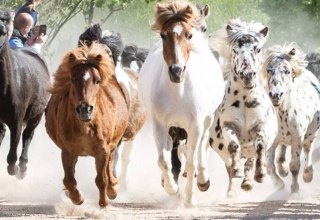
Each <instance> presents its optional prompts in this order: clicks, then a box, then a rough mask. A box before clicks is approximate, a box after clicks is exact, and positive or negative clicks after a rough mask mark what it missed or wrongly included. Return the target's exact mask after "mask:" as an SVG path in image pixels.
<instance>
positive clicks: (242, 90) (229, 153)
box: [209, 19, 278, 196]
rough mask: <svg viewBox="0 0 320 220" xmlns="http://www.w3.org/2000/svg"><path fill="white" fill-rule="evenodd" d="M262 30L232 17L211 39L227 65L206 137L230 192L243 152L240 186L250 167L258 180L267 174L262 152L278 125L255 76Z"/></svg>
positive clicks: (247, 186) (246, 182)
mask: <svg viewBox="0 0 320 220" xmlns="http://www.w3.org/2000/svg"><path fill="white" fill-rule="evenodd" d="M267 34H268V27H266V26H264V25H262V24H261V23H254V22H251V23H246V22H242V21H240V20H238V19H235V20H231V21H229V22H228V23H227V25H226V26H225V27H224V28H223V29H221V30H219V31H218V32H217V34H216V36H215V39H214V41H215V42H216V43H217V44H220V45H217V46H218V47H217V48H220V49H223V50H224V51H222V52H221V53H220V51H219V53H220V54H222V55H224V56H225V57H224V59H225V60H226V62H227V63H229V64H230V65H229V74H228V76H229V77H228V82H227V85H226V89H225V96H224V98H223V101H222V103H221V104H220V106H219V108H218V110H217V111H216V113H215V121H214V123H213V125H212V127H211V129H210V139H209V141H210V145H211V146H212V148H213V149H214V150H215V151H216V152H217V153H218V154H219V155H220V156H221V158H222V159H223V160H224V162H225V164H226V168H227V171H228V174H229V188H228V195H230V196H232V195H233V194H234V193H236V191H235V190H234V186H233V185H234V183H233V179H234V177H242V175H243V173H242V171H243V169H242V167H241V163H240V158H241V157H244V158H247V161H246V163H245V166H244V174H245V177H244V179H243V182H242V184H241V188H242V189H244V190H251V189H252V186H253V182H252V179H253V172H254V171H255V173H254V179H255V180H256V181H257V182H262V180H263V178H264V177H265V175H266V174H267V169H266V154H265V152H266V150H267V149H268V148H269V147H271V145H272V143H273V141H274V139H275V137H276V135H277V131H278V126H277V118H276V112H275V110H274V108H273V106H272V103H271V101H270V100H269V99H268V94H267V93H266V91H265V90H264V88H263V86H262V85H260V84H259V77H258V74H259V71H260V69H261V55H262V54H261V49H262V46H263V45H264V43H265V40H266V37H267ZM226 50H227V51H226ZM226 55H227V56H226ZM254 164H255V168H254Z"/></svg>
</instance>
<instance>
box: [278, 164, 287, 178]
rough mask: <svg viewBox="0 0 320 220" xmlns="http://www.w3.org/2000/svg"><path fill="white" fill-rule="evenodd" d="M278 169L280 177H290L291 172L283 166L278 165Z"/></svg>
mask: <svg viewBox="0 0 320 220" xmlns="http://www.w3.org/2000/svg"><path fill="white" fill-rule="evenodd" d="M277 168H278V172H279V175H280V176H281V177H287V176H288V174H289V171H288V169H287V168H285V167H284V166H283V165H280V164H278V166H277Z"/></svg>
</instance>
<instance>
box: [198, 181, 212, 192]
mask: <svg viewBox="0 0 320 220" xmlns="http://www.w3.org/2000/svg"><path fill="white" fill-rule="evenodd" d="M197 185H198V189H199V190H200V191H201V192H205V191H207V190H208V189H209V187H210V180H208V181H207V182H205V183H198V182H197Z"/></svg>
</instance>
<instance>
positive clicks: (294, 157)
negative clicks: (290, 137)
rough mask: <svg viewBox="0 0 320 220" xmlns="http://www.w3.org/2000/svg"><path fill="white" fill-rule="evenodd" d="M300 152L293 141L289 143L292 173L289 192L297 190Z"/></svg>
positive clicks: (296, 191) (299, 148)
mask: <svg viewBox="0 0 320 220" xmlns="http://www.w3.org/2000/svg"><path fill="white" fill-rule="evenodd" d="M300 154H301V147H300V146H299V145H298V144H297V143H294V144H292V145H291V162H290V171H291V174H292V183H291V193H292V194H293V193H298V192H299V183H298V174H299V170H300Z"/></svg>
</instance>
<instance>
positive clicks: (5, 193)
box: [0, 121, 320, 220]
mask: <svg viewBox="0 0 320 220" xmlns="http://www.w3.org/2000/svg"><path fill="white" fill-rule="evenodd" d="M8 149H9V132H7V135H6V137H5V139H4V141H3V144H2V146H1V148H0V161H1V163H0V219H4V218H5V219H85V218H99V219H110V220H115V219H139V220H140V219H270V218H271V219H281V218H282V219H320V184H319V180H320V172H318V169H319V168H320V165H319V163H318V162H317V161H318V159H315V166H314V171H315V172H314V179H313V181H312V182H311V183H309V184H305V183H304V182H303V181H302V178H301V175H300V178H299V182H300V187H301V192H300V194H299V195H296V196H294V197H293V196H291V195H290V191H289V189H290V183H291V178H290V175H289V176H288V177H287V178H285V179H284V180H285V182H286V188H285V189H283V190H281V191H278V190H276V189H275V188H274V187H273V185H272V183H271V181H270V180H267V181H266V182H265V183H263V184H258V183H256V184H255V186H254V188H253V190H252V191H251V192H244V191H242V190H241V189H240V187H239V192H238V195H237V198H235V199H233V200H231V199H227V198H225V194H226V190H227V181H228V179H227V174H226V171H225V168H224V165H223V163H222V161H221V159H220V158H219V157H218V156H217V155H216V154H215V153H214V152H213V151H210V155H209V174H210V180H211V186H210V189H209V190H208V191H207V192H199V191H198V190H196V199H197V201H198V204H197V206H196V207H195V208H192V209H186V208H184V206H183V197H184V186H185V179H184V178H181V179H180V180H181V181H180V183H179V194H178V195H175V196H169V195H167V194H166V193H165V191H164V189H163V188H162V187H161V184H160V170H159V168H158V166H157V153H156V147H155V145H154V142H153V137H152V132H151V127H150V124H149V123H147V124H146V126H145V127H144V128H143V130H142V131H141V133H140V135H139V136H138V137H137V145H136V147H135V148H134V150H133V152H132V161H131V164H130V167H129V174H128V175H129V176H128V180H129V181H128V190H127V192H120V193H119V196H118V198H116V199H115V200H113V201H110V204H109V207H108V208H106V209H100V208H99V207H98V190H97V187H96V185H95V182H94V179H95V175H96V172H95V167H94V160H93V158H89V157H82V158H79V160H78V164H77V167H76V179H77V182H78V188H79V189H80V190H81V192H82V194H83V196H84V198H85V202H84V203H83V204H82V205H81V206H74V205H72V204H71V202H70V201H69V200H68V199H67V198H66V197H65V196H64V193H63V191H62V189H63V185H62V178H63V169H62V164H61V159H60V150H59V149H58V148H57V147H56V146H55V145H54V144H53V142H52V141H51V140H50V138H49V137H48V136H47V134H46V131H45V128H44V121H42V123H41V125H40V126H39V127H38V128H37V130H36V134H35V136H34V139H33V142H32V145H31V147H30V152H29V164H28V173H27V176H26V178H25V179H24V180H22V181H21V180H17V179H16V178H15V177H12V176H9V175H8V174H7V169H6V166H7V164H6V156H7V153H8ZM20 151H21V147H20V148H19V153H20ZM319 155H320V154H319V153H318V151H316V152H315V158H319ZM302 165H303V163H302Z"/></svg>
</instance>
